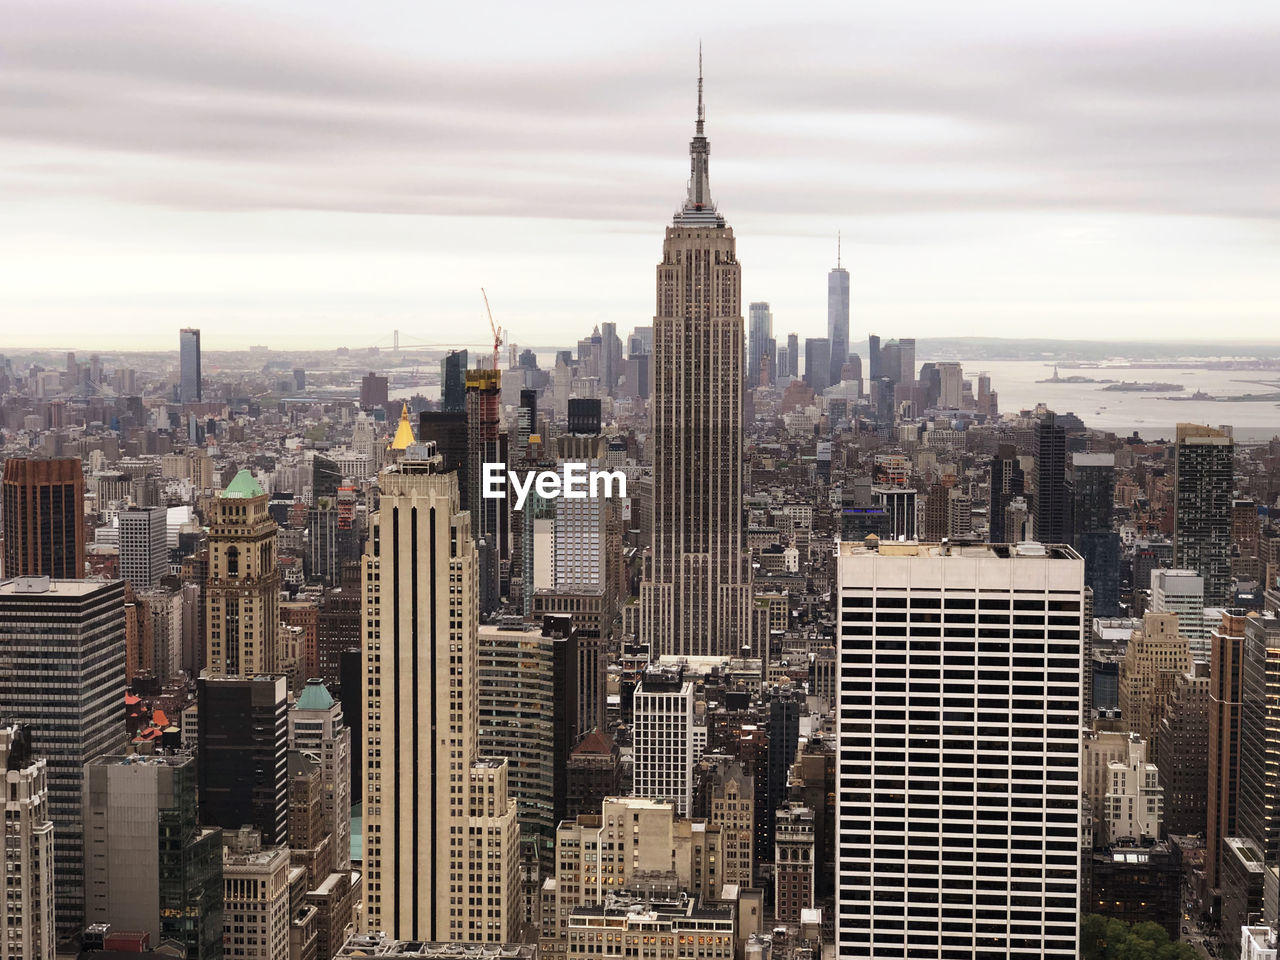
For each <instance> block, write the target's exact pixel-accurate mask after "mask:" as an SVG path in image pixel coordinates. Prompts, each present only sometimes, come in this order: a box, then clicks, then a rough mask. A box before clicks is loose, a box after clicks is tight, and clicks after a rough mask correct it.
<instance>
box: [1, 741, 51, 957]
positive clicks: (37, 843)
mask: <svg viewBox="0 0 1280 960" xmlns="http://www.w3.org/2000/svg"><path fill="white" fill-rule="evenodd" d="M0 775H2V777H0V784H3V785H4V793H3V795H2V796H0V808H2V809H3V811H4V823H3V829H2V832H0V837H3V840H4V859H5V890H4V900H3V902H2V903H0V957H3V958H4V960H53V957H54V945H55V943H56V941H57V937H56V935H55V932H54V927H53V923H54V920H53V821H52V820H50V819H49V775H48V765H47V763H46V762H45V761H44V760H37V759H36V758H35V757H34V756H32V753H31V740H30V734H29V731H28V730H27V729H25V728H24V727H21V726H8V727H0Z"/></svg>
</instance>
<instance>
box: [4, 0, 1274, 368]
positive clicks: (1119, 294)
mask: <svg viewBox="0 0 1280 960" xmlns="http://www.w3.org/2000/svg"><path fill="white" fill-rule="evenodd" d="M1248 6H1249V8H1250V10H1251V11H1252V12H1253V14H1254V15H1253V16H1251V17H1249V18H1237V19H1235V20H1234V21H1232V23H1227V22H1226V21H1225V14H1223V13H1222V12H1220V11H1208V10H1205V11H1188V10H1179V11H1168V10H1162V11H1161V14H1160V16H1159V17H1152V16H1151V15H1150V14H1151V12H1152V11H1153V10H1154V9H1155V8H1154V7H1149V6H1145V5H1144V6H1135V7H1132V8H1126V9H1125V10H1123V11H1121V10H1117V9H1107V11H1106V15H1105V17H1100V18H1098V19H1097V20H1096V21H1092V22H1086V20H1087V18H1084V17H1081V16H1080V11H1074V12H1073V13H1066V12H1049V11H1036V12H1035V13H1034V14H1032V13H1028V12H1026V11H1022V10H1018V9H1016V8H1012V7H1003V8H1002V7H999V6H996V7H991V8H987V9H984V10H981V11H977V12H970V11H966V12H965V13H964V14H963V15H961V14H960V13H959V12H951V11H949V10H946V9H945V8H938V9H935V10H931V11H930V12H929V16H928V17H916V16H909V15H907V14H889V13H882V14H879V15H877V16H872V15H869V14H846V13H842V12H839V11H837V10H835V9H828V10H822V9H818V10H815V11H814V13H813V14H812V15H811V22H809V23H806V24H795V23H779V22H775V21H774V19H773V18H774V17H776V16H777V14H770V13H768V12H763V11H759V10H752V9H750V8H748V9H743V10H741V11H736V19H735V22H734V24H733V25H732V27H729V28H726V27H725V26H724V24H723V23H722V22H720V21H719V20H716V19H715V18H714V17H713V16H712V13H711V11H708V12H707V13H705V14H701V13H696V14H694V15H693V16H692V17H683V18H682V21H681V22H682V25H683V26H687V30H688V35H687V38H681V37H676V38H674V40H673V37H672V35H671V31H670V28H669V22H668V21H666V20H665V19H664V18H662V17H655V18H653V19H652V21H651V22H650V23H648V24H644V23H639V22H637V23H633V24H630V25H629V26H628V28H627V30H626V31H625V32H623V31H621V30H619V29H618V28H617V27H616V26H614V25H613V24H612V23H598V22H597V21H596V18H597V17H601V16H605V14H604V13H603V12H601V13H599V14H597V13H590V14H586V15H583V16H581V17H579V18H577V19H576V20H575V23H574V29H561V26H563V24H562V23H560V21H561V19H562V18H558V17H556V16H555V15H554V14H553V15H552V16H550V17H539V18H533V19H532V20H531V21H530V22H523V21H522V18H523V17H525V16H527V15H526V14H523V13H521V12H519V11H516V10H512V11H509V14H508V16H507V19H506V22H507V23H508V24H509V25H510V26H511V27H512V28H513V29H511V30H510V31H509V33H496V32H494V31H491V30H480V31H476V30H475V29H473V27H474V25H473V24H472V23H470V22H469V21H468V20H467V19H466V18H467V17H470V16H472V15H471V14H468V13H463V12H456V11H455V12H454V13H453V14H451V16H452V17H453V18H454V19H452V20H446V21H444V22H443V23H442V24H440V29H438V30H434V29H433V30H432V31H426V30H417V29H415V27H417V26H418V19H417V15H415V14H414V13H412V12H405V11H395V10H388V9H384V10H382V11H380V12H381V14H382V15H381V16H374V15H368V16H364V15H362V16H360V17H355V16H354V15H352V14H350V13H348V12H347V11H344V10H342V9H341V8H337V7H334V8H328V9H326V8H323V7H321V8H312V7H307V8H306V17H305V20H304V19H303V16H302V8H301V7H300V6H299V5H297V4H294V3H291V2H284V0H282V2H278V3H276V4H275V5H274V6H273V7H270V8H262V7H255V8H254V9H253V10H252V11H251V10H249V9H248V8H247V7H246V8H239V9H237V8H226V7H219V8H213V7H211V6H210V7H203V6H188V7H185V8H184V9H183V10H181V11H176V10H175V11H166V12H159V11H154V10H149V9H145V8H144V7H143V6H123V7H119V8H117V9H114V10H113V11H112V29H110V30H102V29H99V24H98V23H97V22H96V19H97V11H96V10H94V9H93V8H92V7H89V6H85V7H84V8H83V9H82V10H80V14H81V15H80V16H77V17H70V18H67V20H66V22H63V23H60V24H59V25H58V30H57V32H56V34H55V33H54V32H53V30H52V28H51V25H50V24H49V23H48V22H46V21H45V20H44V18H43V16H42V15H41V13H40V8H39V7H38V6H36V5H31V6H20V7H19V8H18V15H17V16H16V17H15V18H14V23H13V29H12V32H11V43H12V56H13V66H14V69H15V76H16V79H17V84H16V86H15V89H16V90H17V91H18V92H19V95H21V94H22V92H23V91H24V90H25V91H27V92H28V93H29V94H30V95H35V93H36V92H37V91H39V92H40V96H41V97H42V98H43V99H41V100H40V102H41V103H43V104H45V108H44V109H41V110H40V111H31V110H25V109H22V108H21V106H19V105H18V104H19V101H18V100H16V99H15V101H14V102H13V103H11V104H10V105H9V106H8V107H7V109H4V110H3V112H0V137H3V139H4V141H5V143H6V154H7V156H8V164H7V165H6V173H7V174H8V175H7V176H6V177H5V178H4V179H3V181H0V195H3V196H4V197H5V199H6V202H7V204H8V206H9V208H10V210H11V211H12V214H11V216H10V217H8V218H6V225H5V227H4V228H3V232H0V250H3V251H4V253H5V256H6V258H7V262H9V263H10V265H11V266H12V268H13V269H12V271H11V274H10V277H9V278H8V280H7V282H6V285H5V288H4V291H3V292H0V313H2V314H3V315H4V316H6V317H9V318H12V319H13V320H14V321H15V322H14V323H11V324H8V325H7V326H9V327H10V329H11V333H10V337H11V338H12V342H11V343H9V344H6V347H9V348H20V347H26V346H37V345H48V346H61V345H63V344H64V343H72V342H80V343H83V342H84V340H85V339H86V337H85V334H86V332H89V331H96V330H97V329H101V328H102V326H103V325H107V326H108V327H109V328H110V329H112V330H113V334H114V336H113V338H112V339H115V340H116V342H118V343H119V344H120V345H121V346H134V347H167V346H168V344H169V343H170V342H171V333H170V331H171V330H172V328H173V326H175V325H186V326H194V327H200V326H203V327H205V328H208V329H211V330H212V329H215V328H216V329H218V330H219V331H220V333H221V336H220V337H219V339H221V340H222V341H223V344H225V345H226V346H227V347H241V348H243V347H246V346H248V345H249V344H251V343H264V342H265V343H267V344H268V345H272V346H283V345H286V344H288V343H291V342H296V341H297V340H298V339H299V338H300V337H301V336H303V335H305V336H306V337H307V339H308V340H309V342H312V343H314V344H315V345H316V346H317V347H331V346H338V345H343V344H345V345H348V346H353V347H354V346H360V345H363V344H362V343H361V342H360V339H359V338H360V337H366V338H368V339H369V340H370V341H372V342H375V343H378V344H381V341H382V340H383V339H385V340H386V341H387V344H386V345H387V346H390V337H391V331H392V330H394V329H400V330H401V331H404V332H406V333H409V334H416V335H418V336H419V337H420V338H423V339H425V338H427V337H431V336H432V331H434V330H436V329H446V328H447V329H450V330H451V331H452V330H461V331H465V333H464V334H462V337H463V339H465V340H473V341H477V342H479V341H483V340H484V339H485V333H486V332H487V331H486V327H487V323H486V322H485V320H484V315H483V306H482V304H481V303H480V301H479V298H478V297H477V296H476V292H477V291H476V289H475V288H476V287H479V286H481V285H487V287H488V289H489V290H490V292H491V294H492V295H493V296H492V299H493V301H494V306H495V311H496V314H497V315H498V316H499V318H500V319H501V321H502V323H503V325H504V326H505V327H506V328H507V329H508V330H509V331H511V333H512V336H513V338H515V339H516V340H517V342H525V343H554V342H559V341H565V340H568V339H569V337H570V334H571V332H572V331H575V330H577V329H579V328H580V327H581V326H583V325H584V324H591V323H597V322H607V321H613V322H617V323H618V324H619V326H620V328H622V329H628V328H630V327H631V326H633V325H634V324H635V323H637V322H642V321H643V318H644V317H645V316H646V313H647V301H648V290H647V271H646V270H645V269H644V268H643V267H641V266H640V264H641V263H645V262H647V257H648V256H651V254H649V253H648V245H647V238H648V237H649V236H650V234H649V230H650V229H651V225H652V224H654V223H656V222H658V220H660V219H661V218H663V217H664V216H666V215H668V214H669V212H670V206H671V201H670V193H669V184H670V182H671V179H672V176H673V175H674V176H679V172H678V171H679V168H678V166H677V164H678V163H679V160H678V158H677V157H676V156H675V151H676V150H678V149H679V144H681V143H682V142H683V140H684V137H685V135H686V134H685V130H686V129H687V127H686V124H687V121H688V120H689V119H692V118H690V117H688V110H689V107H688V102H687V93H686V92H685V91H687V89H688V83H689V82H690V81H691V80H692V77H693V76H694V70H695V63H694V59H695V52H696V51H695V47H696V43H697V40H698V38H699V37H702V38H703V39H704V40H705V42H706V49H707V76H708V116H709V118H710V119H712V120H713V121H714V122H715V124H716V130H717V143H718V150H719V151H720V152H719V154H718V156H720V157H722V158H723V161H722V162H721V163H720V164H719V165H718V167H717V169H718V179H717V182H718V188H717V191H718V195H719V196H720V199H721V200H722V202H725V203H727V204H729V205H730V206H731V207H732V209H733V210H734V211H735V223H736V225H737V226H738V228H739V230H740V232H741V234H742V236H743V238H744V239H743V248H742V250H741V251H740V255H741V258H742V260H743V262H744V263H745V264H747V266H748V268H749V269H748V271H747V276H748V278H749V285H748V287H747V288H745V289H744V291H743V295H744V297H745V298H746V299H747V300H748V301H752V300H767V301H768V302H770V304H771V305H772V307H773V310H774V315H775V322H776V324H777V327H778V329H780V330H786V331H789V330H796V331H798V332H799V333H800V334H801V336H802V337H804V336H820V335H821V331H822V329H823V326H824V315H825V313H824V306H825V304H824V300H823V295H824V291H823V289H822V286H821V285H822V279H823V276H824V275H825V273H826V272H827V270H828V269H829V268H830V266H831V264H832V263H833V262H834V259H835V235H836V233H837V231H841V232H842V233H843V238H844V242H843V247H844V250H843V253H844V256H843V260H844V263H845V265H846V267H848V268H849V270H850V273H851V302H852V309H851V314H852V316H853V318H854V320H853V323H852V329H851V331H850V339H851V341H854V342H856V341H857V340H858V339H859V338H860V336H861V335H862V333H863V332H864V331H865V330H866V329H867V328H871V329H890V328H899V329H902V328H908V327H909V328H910V329H911V330H912V331H913V332H914V333H916V334H917V335H918V336H921V337H927V336H936V335H939V334H943V333H954V332H971V333H985V334H996V335H999V334H1004V335H1010V334H1013V333H1016V332H1017V331H1018V329H1019V327H1023V328H1025V327H1027V326H1032V325H1036V326H1039V325H1042V324H1044V323H1045V322H1046V321H1047V322H1050V323H1056V324H1062V325H1068V324H1069V329H1071V331H1072V333H1073V334H1075V335H1079V336H1090V335H1094V336H1097V335H1101V334H1113V333H1116V332H1118V331H1121V330H1123V331H1124V333H1123V335H1125V336H1128V337H1131V338H1134V339H1143V338H1159V337H1169V336H1176V337H1179V338H1194V337H1196V335H1197V334H1200V335H1204V333H1205V332H1207V331H1216V330H1218V329H1222V328H1223V327H1225V328H1227V329H1228V330H1229V331H1230V332H1231V333H1232V335H1233V336H1238V337H1241V338H1247V337H1250V336H1254V335H1259V334H1261V333H1262V332H1263V331H1265V330H1266V329H1268V327H1267V320H1269V319H1270V317H1271V316H1273V315H1274V312H1275V306H1276V304H1277V303H1278V302H1280V293H1278V292H1277V284H1276V281H1275V279H1274V277H1273V276H1272V275H1271V273H1272V271H1270V269H1269V268H1270V263H1271V262H1272V260H1273V259H1274V251H1275V242H1276V235H1275V230H1274V226H1273V225H1272V224H1273V222H1274V214H1275V211H1274V210H1271V209H1268V205H1267V201H1266V200H1265V199H1264V198H1265V197H1266V196H1267V191H1266V189H1265V183H1266V180H1267V178H1268V175H1269V171H1268V168H1269V164H1268V163H1267V161H1266V160H1265V157H1267V156H1268V155H1269V153H1270V151H1269V150H1268V149H1266V143H1267V142H1269V141H1270V140H1272V139H1273V138H1274V135H1275V133H1274V126H1273V124H1274V120H1273V118H1274V116H1276V115H1277V113H1276V111H1275V109H1274V106H1275V94H1274V84H1270V85H1269V84H1267V83H1265V82H1259V79H1262V80H1265V79H1266V78H1267V77H1270V76H1272V75H1273V71H1274V66H1273V65H1272V64H1271V63H1270V60H1269V53H1268V51H1269V49H1270V47H1271V44H1270V43H1269V42H1268V36H1270V35H1274V33H1275V31H1276V30H1277V29H1278V28H1280V21H1277V20H1276V19H1275V15H1274V14H1271V15H1269V16H1268V15H1267V14H1266V11H1265V8H1264V7H1263V6H1262V5H1261V4H1254V5H1248ZM72 7H75V4H72ZM375 12H377V11H375ZM660 21H661V22H662V26H661V29H659V26H658V24H659V22H660ZM1246 21H1249V22H1246ZM521 25H523V26H524V27H526V28H527V30H517V29H514V28H515V27H517V26H521ZM433 26H435V25H434V24H433ZM593 27H594V28H596V29H593ZM462 35H465V36H470V37H474V36H477V35H480V36H483V37H484V40H483V44H484V50H483V55H482V56H479V57H476V56H474V52H475V51H474V50H473V49H471V48H470V47H469V46H467V45H462V46H461V47H459V46H458V45H456V43H455V42H454V41H456V40H457V38H458V37H459V36H462ZM197 37H198V38H199V40H198V46H197V45H196V43H197V41H196V40H195V39H194V38H197ZM845 38H849V43H844V42H843V41H844V39H845ZM682 39H684V40H686V41H687V42H681V40H682ZM286 40H287V42H284V41H286ZM463 47H465V48H466V49H465V50H464V49H463ZM606 48H607V49H610V50H611V52H612V55H611V56H609V57H607V58H606V57H604V56H602V54H601V53H600V51H601V50H603V49H606ZM859 50H861V51H862V54H861V55H858V51H859ZM788 52H791V53H793V54H794V55H788ZM802 54H803V56H802ZM921 62H927V63H929V64H930V66H931V69H932V70H934V71H936V72H935V75H934V76H935V77H936V79H930V78H929V77H927V76H926V77H922V76H921V75H920V71H919V65H920V63H921ZM584 77H589V78H591V79H590V82H584V80H583V78H584ZM1193 80H1194V83H1193ZM104 117H110V118H112V122H110V123H104V122H103V119H102V118H104ZM1206 144H1211V146H1206ZM1171 155H1172V156H1179V157H1181V158H1183V162H1181V163H1178V164H1170V163H1169V162H1168V157H1169V156H1171ZM1228 171H1229V175H1228V174H1227V172H1228ZM797 173H799V174H800V175H799V176H797ZM814 196H818V197H820V198H821V201H822V202H821V203H820V204H819V203H814V202H813V197H814ZM553 257H555V258H560V257H567V258H570V259H573V260H576V261H577V262H578V264H579V269H577V270H576V271H575V281H574V283H573V284H572V285H568V284H565V283H563V282H562V280H560V279H558V278H561V277H562V276H563V274H562V272H561V271H559V270H556V269H551V265H552V262H553V261H552V260H551V258H553ZM921 276H927V277H928V278H929V283H928V284H927V285H924V286H922V285H921V284H920V277H921ZM50 325H56V326H57V328H58V335H57V336H53V337H51V336H50V334H49V329H50ZM353 330H358V331H360V332H359V333H358V334H355V342H352V341H353V335H352V331H353ZM366 331H367V332H366Z"/></svg>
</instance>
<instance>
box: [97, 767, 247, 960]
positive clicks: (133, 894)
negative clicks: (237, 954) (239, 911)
mask: <svg viewBox="0 0 1280 960" xmlns="http://www.w3.org/2000/svg"><path fill="white" fill-rule="evenodd" d="M84 777H85V780H84V815H85V892H86V904H85V921H86V922H87V923H90V924H93V923H106V924H110V925H112V926H114V927H117V928H121V929H124V930H136V931H143V932H146V933H148V934H150V935H151V942H152V943H155V944H158V943H160V941H161V940H177V941H178V942H179V943H181V944H182V945H183V946H184V947H186V950H187V957H189V958H191V960H220V958H221V957H222V831H221V830H220V829H218V828H207V827H203V828H202V827H201V826H200V823H199V818H198V816H197V800H196V797H197V785H196V761H195V758H194V757H192V756H191V755H190V754H169V755H160V754H157V755H154V756H146V755H141V754H117V755H111V756H105V757H98V758H96V759H95V760H93V761H91V762H90V763H89V764H88V765H87V766H86V767H85V772H84Z"/></svg>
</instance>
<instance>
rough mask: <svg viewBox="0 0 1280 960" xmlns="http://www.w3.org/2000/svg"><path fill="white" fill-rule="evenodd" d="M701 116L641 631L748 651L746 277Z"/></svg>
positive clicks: (665, 271) (665, 353)
mask: <svg viewBox="0 0 1280 960" xmlns="http://www.w3.org/2000/svg"><path fill="white" fill-rule="evenodd" d="M703 123H704V116H703V106H702V74H701V69H699V74H698V119H697V124H696V127H695V132H694V137H693V140H692V141H691V142H690V144H689V157H690V176H689V192H688V197H687V198H686V200H685V202H684V205H683V206H682V207H681V208H680V209H679V210H678V211H676V215H675V218H674V219H673V221H672V224H671V226H669V227H667V231H666V238H665V240H664V242H663V246H662V262H661V263H660V264H658V269H657V313H656V316H655V317H654V320H653V334H654V337H653V403H652V410H653V449H654V465H653V536H652V540H651V542H652V544H653V555H652V567H651V570H650V573H649V578H648V580H647V581H646V582H645V583H644V584H643V585H642V586H641V605H642V609H641V634H642V637H643V638H644V639H646V640H648V641H649V644H650V649H651V650H652V651H653V654H654V655H655V656H659V655H661V654H721V653H736V652H738V649H739V646H740V645H741V643H742V641H743V638H744V637H746V636H747V633H748V616H747V612H748V603H749V601H750V598H751V586H750V570H749V567H748V564H747V562H746V557H747V554H746V553H744V547H745V544H744V538H743V529H742V460H743V457H742V452H743V451H742V396H743V376H742V374H743V370H742V341H743V336H742V334H743V330H742V276H741V269H740V266H739V264H738V258H737V253H736V244H735V241H734V238H733V229H732V228H731V227H729V226H728V225H727V224H726V223H725V220H724V217H723V216H722V215H721V214H720V213H718V212H717V210H716V205H715V203H714V202H713V201H712V199H711V187H710V181H709V179H708V172H707V159H708V155H709V153H710V148H709V146H708V144H707V138H706V136H705V135H704V133H703Z"/></svg>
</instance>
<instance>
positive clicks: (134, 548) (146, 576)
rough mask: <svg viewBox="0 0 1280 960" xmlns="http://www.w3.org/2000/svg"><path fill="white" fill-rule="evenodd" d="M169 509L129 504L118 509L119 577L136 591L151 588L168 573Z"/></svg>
mask: <svg viewBox="0 0 1280 960" xmlns="http://www.w3.org/2000/svg"><path fill="white" fill-rule="evenodd" d="M167 514H168V511H167V510H165V508H164V507H129V508H128V509H126V510H122V511H120V521H119V522H120V526H119V534H120V537H119V540H120V576H121V578H122V579H124V580H128V581H129V583H130V584H131V585H132V586H133V588H134V589H135V590H139V591H141V590H150V589H151V588H152V587H155V586H158V585H159V584H160V578H161V577H163V576H165V575H166V574H168V572H169V546H168V539H167V538H168V526H167V522H168V521H167Z"/></svg>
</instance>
